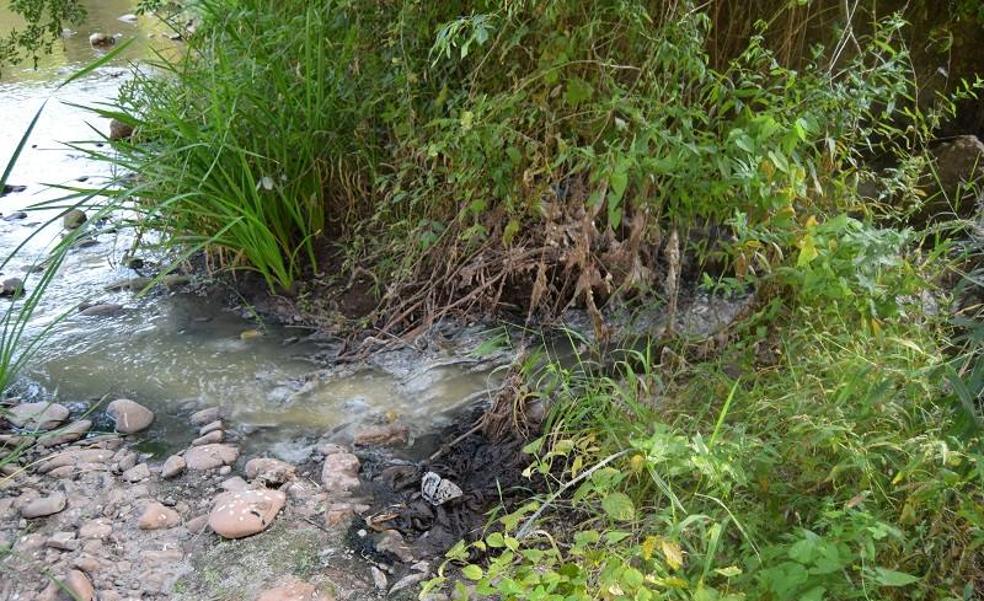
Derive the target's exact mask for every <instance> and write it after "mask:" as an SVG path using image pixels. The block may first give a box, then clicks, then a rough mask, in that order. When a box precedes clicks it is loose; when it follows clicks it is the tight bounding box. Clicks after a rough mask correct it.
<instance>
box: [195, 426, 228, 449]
mask: <svg viewBox="0 0 984 601" xmlns="http://www.w3.org/2000/svg"><path fill="white" fill-rule="evenodd" d="M223 439H225V434H223V433H222V430H212V431H211V432H209V433H208V434H204V435H202V436H199V437H198V438H196V439H195V440H193V441H191V446H193V447H200V446H202V445H207V444H216V443H219V442H222V441H223Z"/></svg>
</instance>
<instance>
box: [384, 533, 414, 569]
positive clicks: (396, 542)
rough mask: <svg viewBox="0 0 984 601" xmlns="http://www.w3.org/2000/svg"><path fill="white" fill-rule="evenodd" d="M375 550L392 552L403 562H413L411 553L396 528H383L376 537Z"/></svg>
mask: <svg viewBox="0 0 984 601" xmlns="http://www.w3.org/2000/svg"><path fill="white" fill-rule="evenodd" d="M376 550H377V551H380V552H385V553H392V554H393V555H395V556H396V557H397V558H398V559H399V560H400V561H402V562H404V563H413V562H414V557H413V553H412V552H411V551H410V547H409V546H407V543H406V541H405V540H403V535H402V534H400V532H399V531H398V530H384V531H383V532H382V534H381V535H380V536H379V537H378V538H377V539H376Z"/></svg>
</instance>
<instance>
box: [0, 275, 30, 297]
mask: <svg viewBox="0 0 984 601" xmlns="http://www.w3.org/2000/svg"><path fill="white" fill-rule="evenodd" d="M22 294H24V280H22V279H20V278H7V279H6V280H4V281H3V283H2V284H0V296H20V295H22Z"/></svg>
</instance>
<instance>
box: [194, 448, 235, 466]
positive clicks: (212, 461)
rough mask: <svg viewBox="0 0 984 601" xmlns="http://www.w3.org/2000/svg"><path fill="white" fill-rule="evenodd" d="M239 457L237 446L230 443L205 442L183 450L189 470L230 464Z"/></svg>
mask: <svg viewBox="0 0 984 601" xmlns="http://www.w3.org/2000/svg"><path fill="white" fill-rule="evenodd" d="M236 459H239V448H238V447H236V446H234V445H231V444H207V445H202V446H200V447H191V448H190V449H188V450H187V451H185V452H184V460H185V463H186V464H187V465H188V469H190V470H211V469H215V468H217V467H222V466H224V465H232V464H233V463H235V462H236Z"/></svg>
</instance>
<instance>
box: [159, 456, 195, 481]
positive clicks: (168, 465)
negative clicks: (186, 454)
mask: <svg viewBox="0 0 984 601" xmlns="http://www.w3.org/2000/svg"><path fill="white" fill-rule="evenodd" d="M186 467H188V464H187V463H185V460H184V458H183V457H181V456H180V455H171V456H170V457H168V458H167V461H165V462H164V465H163V466H161V478H174V477H175V476H178V475H180V474H181V473H182V472H183V471H185V468H186Z"/></svg>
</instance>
